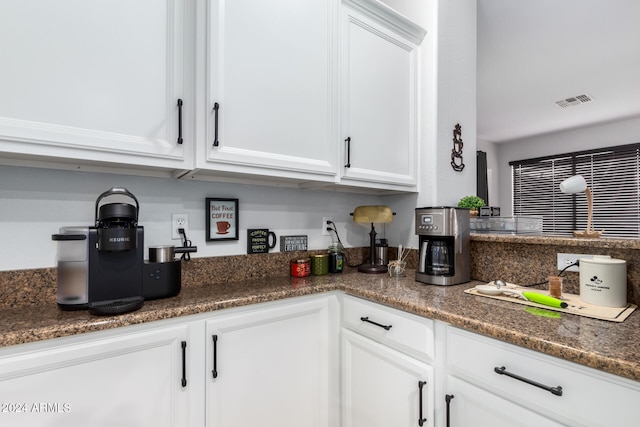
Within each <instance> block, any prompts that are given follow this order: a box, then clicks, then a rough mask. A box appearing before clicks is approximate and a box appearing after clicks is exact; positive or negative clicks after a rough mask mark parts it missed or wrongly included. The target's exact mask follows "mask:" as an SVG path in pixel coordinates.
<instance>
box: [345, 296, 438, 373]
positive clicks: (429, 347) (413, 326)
mask: <svg viewBox="0 0 640 427" xmlns="http://www.w3.org/2000/svg"><path fill="white" fill-rule="evenodd" d="M342 310H343V311H342V321H343V324H344V326H345V327H347V328H349V329H351V330H353V331H355V332H358V333H360V334H362V335H365V336H367V337H369V338H371V339H373V340H375V341H378V342H380V343H382V344H385V345H389V346H391V347H395V348H397V349H398V350H401V351H404V352H408V353H410V354H412V355H414V356H416V357H419V358H420V359H428V360H433V358H434V348H435V346H434V321H433V320H432V319H426V318H423V317H420V316H416V315H412V314H409V313H405V312H403V311H400V310H396V309H393V308H390V307H386V306H383V305H380V304H377V303H373V302H370V301H366V300H362V299H359V298H354V297H349V296H345V297H344V299H343V305H342ZM363 319H364V320H363Z"/></svg>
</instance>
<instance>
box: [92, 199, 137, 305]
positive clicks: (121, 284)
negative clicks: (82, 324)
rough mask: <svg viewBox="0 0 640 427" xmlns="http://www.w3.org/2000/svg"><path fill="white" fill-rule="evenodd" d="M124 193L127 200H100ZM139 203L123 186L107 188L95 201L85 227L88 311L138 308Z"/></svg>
mask: <svg viewBox="0 0 640 427" xmlns="http://www.w3.org/2000/svg"><path fill="white" fill-rule="evenodd" d="M111 196H124V197H126V198H129V199H132V200H133V201H134V202H135V206H134V205H132V204H129V203H123V202H117V203H106V204H103V205H101V206H100V202H101V201H102V199H104V198H106V197H111ZM139 210H140V205H139V204H138V199H136V197H135V196H134V195H133V194H131V193H130V192H129V191H128V190H127V189H126V188H116V187H114V188H111V189H110V190H108V191H105V192H104V193H102V194H101V195H100V196H99V197H98V199H97V200H96V211H95V221H96V222H95V227H89V236H88V237H89V245H88V258H89V263H88V264H89V265H88V266H89V286H88V293H89V307H88V308H89V312H91V313H92V314H99V315H108V314H120V313H126V312H129V311H134V310H137V309H139V308H140V307H142V304H143V303H144V297H143V293H142V267H143V264H144V261H143V252H144V229H143V227H142V226H138V213H139Z"/></svg>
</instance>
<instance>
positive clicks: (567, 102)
mask: <svg viewBox="0 0 640 427" xmlns="http://www.w3.org/2000/svg"><path fill="white" fill-rule="evenodd" d="M591 101H593V98H592V97H591V95H587V94H586V93H585V94H582V95H576V96H573V97H571V98H567V99H561V100H560V101H556V104H558V105H559V106H561V107H562V108H567V107H574V106H576V105H580V104H584V103H586V102H591Z"/></svg>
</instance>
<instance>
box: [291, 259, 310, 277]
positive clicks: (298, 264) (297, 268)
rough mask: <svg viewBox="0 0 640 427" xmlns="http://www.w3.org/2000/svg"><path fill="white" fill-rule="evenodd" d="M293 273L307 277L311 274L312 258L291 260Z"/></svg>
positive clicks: (296, 275) (293, 274) (294, 275)
mask: <svg viewBox="0 0 640 427" xmlns="http://www.w3.org/2000/svg"><path fill="white" fill-rule="evenodd" d="M291 275H292V276H293V277H307V276H310V275H311V259H310V258H301V259H292V260H291Z"/></svg>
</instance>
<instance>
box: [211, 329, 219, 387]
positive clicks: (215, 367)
mask: <svg viewBox="0 0 640 427" xmlns="http://www.w3.org/2000/svg"><path fill="white" fill-rule="evenodd" d="M211 339H213V369H212V370H211V375H213V378H218V336H217V335H211Z"/></svg>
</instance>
